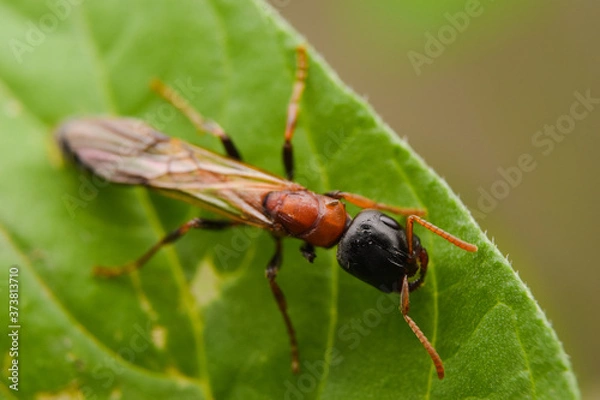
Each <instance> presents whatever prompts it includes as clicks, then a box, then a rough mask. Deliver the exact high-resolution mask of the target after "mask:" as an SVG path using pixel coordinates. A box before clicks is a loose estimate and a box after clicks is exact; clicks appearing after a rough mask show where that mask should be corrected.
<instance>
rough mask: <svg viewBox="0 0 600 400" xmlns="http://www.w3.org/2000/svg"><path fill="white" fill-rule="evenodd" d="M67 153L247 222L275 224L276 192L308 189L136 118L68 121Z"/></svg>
mask: <svg viewBox="0 0 600 400" xmlns="http://www.w3.org/2000/svg"><path fill="white" fill-rule="evenodd" d="M57 139H58V141H59V143H60V144H61V146H62V147H63V149H64V150H65V152H67V153H69V154H71V155H73V157H74V158H75V159H76V160H77V161H78V162H79V163H80V164H81V165H83V166H84V167H86V168H88V169H90V170H91V171H92V172H94V173H95V174H97V175H99V176H101V177H103V178H104V179H106V180H108V181H111V182H117V183H123V184H129V185H145V186H149V187H152V188H154V189H157V190H159V191H161V192H162V193H164V194H166V195H168V196H171V197H175V198H179V199H181V200H184V201H187V202H189V203H192V204H195V205H198V206H200V207H203V208H207V209H210V210H212V211H215V212H217V213H220V214H221V215H224V216H226V217H228V218H231V219H233V220H237V221H240V222H243V223H247V224H251V225H256V226H260V227H266V228H270V227H271V226H272V221H271V220H270V218H268V217H267V216H265V215H264V213H263V200H264V197H265V196H266V195H267V194H268V193H269V192H272V191H279V190H304V188H303V187H302V186H300V185H298V184H295V183H293V182H290V181H287V180H284V179H282V178H279V177H277V176H274V175H271V174H269V173H267V172H264V171H261V170H259V169H257V168H254V167H251V166H249V165H247V164H244V163H241V162H239V161H236V160H233V159H230V158H227V157H224V156H221V155H219V154H216V153H213V152H211V151H209V150H206V149H203V148H200V147H196V146H193V145H191V144H189V143H186V142H183V141H181V140H178V139H176V138H171V137H169V136H166V135H164V134H162V133H160V132H158V131H156V130H154V129H153V128H152V127H150V126H149V125H147V124H146V123H144V122H143V121H140V120H137V119H132V118H86V119H77V120H72V121H68V122H66V123H65V124H63V125H62V126H61V127H60V128H59V129H58V132H57Z"/></svg>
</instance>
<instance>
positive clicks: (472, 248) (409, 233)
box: [406, 215, 477, 254]
mask: <svg viewBox="0 0 600 400" xmlns="http://www.w3.org/2000/svg"><path fill="white" fill-rule="evenodd" d="M414 222H416V223H418V224H419V225H421V226H424V227H425V228H427V229H429V230H430V231H431V232H433V233H435V234H436V235H439V236H441V237H443V238H444V239H446V240H447V241H449V242H450V243H452V244H453V245H455V246H457V247H460V248H461V249H463V250H466V251H471V252H474V251H477V246H475V245H474V244H471V243H467V242H465V241H464V240H461V239H459V238H457V237H456V236H453V235H451V234H449V233H448V232H446V231H444V230H443V229H441V228H438V227H437V226H435V225H433V224H432V223H431V222H427V221H425V220H424V219H423V218H420V217H419V216H417V215H409V216H408V218H407V219H406V238H407V240H408V254H412V232H413V223H414Z"/></svg>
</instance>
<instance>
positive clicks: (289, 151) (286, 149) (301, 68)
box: [283, 45, 308, 181]
mask: <svg viewBox="0 0 600 400" xmlns="http://www.w3.org/2000/svg"><path fill="white" fill-rule="evenodd" d="M296 57H297V61H296V63H297V64H296V79H295V81H294V88H293V90H292V97H291V98H290V103H289V104H288V110H287V120H286V124H285V142H284V143H283V166H284V168H285V173H286V176H287V178H288V179H289V180H290V181H291V180H293V179H294V149H293V147H292V137H293V136H294V130H295V128H296V122H297V121H298V114H299V112H300V99H301V98H302V93H303V92H304V87H305V86H306V76H307V75H308V56H307V55H306V47H304V46H303V45H300V46H298V47H297V49H296Z"/></svg>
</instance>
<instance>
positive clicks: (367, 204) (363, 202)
mask: <svg viewBox="0 0 600 400" xmlns="http://www.w3.org/2000/svg"><path fill="white" fill-rule="evenodd" d="M325 196H329V197H333V198H334V199H344V200H346V201H347V202H348V203H352V204H354V205H355V206H358V207H360V208H374V209H376V210H383V211H389V212H391V213H394V214H398V215H425V213H426V211H425V210H423V209H420V208H402V207H395V206H390V205H389V204H383V203H377V202H376V201H373V200H371V199H369V198H367V197H363V196H361V195H358V194H355V193H348V192H342V191H339V190H334V191H332V192H327V193H325Z"/></svg>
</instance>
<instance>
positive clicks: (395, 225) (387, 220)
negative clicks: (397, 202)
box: [379, 214, 400, 230]
mask: <svg viewBox="0 0 600 400" xmlns="http://www.w3.org/2000/svg"><path fill="white" fill-rule="evenodd" d="M379 220H380V221H381V222H383V223H384V224H386V225H387V226H389V227H390V228H392V229H395V230H400V225H399V224H398V222H396V220H395V219H393V218H391V217H388V216H387V215H385V214H381V215H380V216H379Z"/></svg>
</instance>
